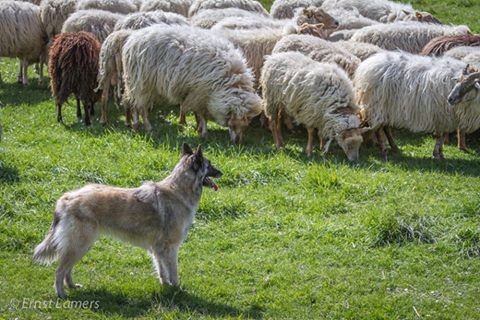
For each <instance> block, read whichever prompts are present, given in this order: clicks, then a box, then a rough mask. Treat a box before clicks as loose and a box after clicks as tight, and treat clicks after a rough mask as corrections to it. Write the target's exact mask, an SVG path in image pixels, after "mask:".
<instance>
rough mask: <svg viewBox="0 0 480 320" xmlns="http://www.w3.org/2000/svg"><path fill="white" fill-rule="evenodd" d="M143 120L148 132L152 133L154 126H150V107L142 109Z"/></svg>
mask: <svg viewBox="0 0 480 320" xmlns="http://www.w3.org/2000/svg"><path fill="white" fill-rule="evenodd" d="M142 119H143V125H144V127H145V131H146V132H151V131H152V125H151V124H150V121H149V120H148V107H143V108H142Z"/></svg>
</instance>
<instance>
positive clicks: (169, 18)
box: [114, 11, 188, 30]
mask: <svg viewBox="0 0 480 320" xmlns="http://www.w3.org/2000/svg"><path fill="white" fill-rule="evenodd" d="M158 23H164V24H180V25H188V22H187V19H186V18H185V17H184V16H181V15H179V14H176V13H172V12H163V11H153V12H135V13H131V14H129V15H127V16H125V17H124V18H123V19H121V20H119V21H118V22H117V23H116V24H115V28H114V30H122V29H132V30H138V29H141V28H145V27H149V26H151V25H154V24H158Z"/></svg>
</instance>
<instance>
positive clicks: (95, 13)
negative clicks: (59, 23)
mask: <svg viewBox="0 0 480 320" xmlns="http://www.w3.org/2000/svg"><path fill="white" fill-rule="evenodd" d="M123 17H124V16H123V15H121V14H117V13H112V12H109V11H104V10H80V11H77V12H75V13H73V14H72V15H71V16H70V17H69V18H68V19H67V20H66V21H65V23H64V24H63V28H62V32H79V31H87V32H91V33H93V34H94V35H95V36H96V37H97V39H98V41H100V43H102V42H103V41H105V39H106V38H107V37H108V35H109V34H110V33H112V32H113V29H114V27H115V24H116V23H117V22H118V21H119V20H121V19H123Z"/></svg>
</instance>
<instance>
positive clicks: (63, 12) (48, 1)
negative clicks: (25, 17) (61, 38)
mask: <svg viewBox="0 0 480 320" xmlns="http://www.w3.org/2000/svg"><path fill="white" fill-rule="evenodd" d="M76 6H77V1H76V0H43V1H42V2H41V3H40V17H41V19H42V23H43V25H44V27H45V31H46V32H47V35H48V38H49V39H50V40H52V39H53V37H55V36H56V35H57V34H59V33H60V32H62V27H63V23H64V22H65V20H67V19H68V17H69V16H70V15H71V14H72V13H74V12H75V11H76Z"/></svg>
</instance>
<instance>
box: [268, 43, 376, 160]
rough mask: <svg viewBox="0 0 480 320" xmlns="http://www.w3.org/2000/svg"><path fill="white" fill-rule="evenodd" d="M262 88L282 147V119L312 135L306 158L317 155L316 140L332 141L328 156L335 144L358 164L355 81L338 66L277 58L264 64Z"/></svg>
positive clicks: (290, 55) (295, 56) (291, 55)
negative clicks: (332, 144) (314, 138)
mask: <svg viewBox="0 0 480 320" xmlns="http://www.w3.org/2000/svg"><path fill="white" fill-rule="evenodd" d="M261 85H262V92H263V103H264V111H265V113H266V115H267V117H268V118H269V119H270V128H271V130H272V133H273V138H274V140H275V144H276V146H277V148H280V147H281V146H282V144H283V141H282V140H283V139H282V136H281V131H280V123H281V122H280V119H281V117H282V115H287V116H289V117H291V118H292V119H293V120H294V121H295V122H296V123H298V124H302V125H304V126H305V127H306V128H307V131H308V143H307V148H306V153H307V155H309V156H310V155H311V154H312V150H313V135H314V131H315V129H317V130H318V135H319V137H320V138H321V139H322V140H323V139H327V143H326V145H325V147H324V152H328V149H329V146H330V143H331V142H332V141H333V140H336V141H337V142H338V144H339V145H340V147H341V148H342V149H343V151H344V152H345V154H346V155H347V157H348V159H349V160H350V161H354V160H356V159H358V154H359V148H360V145H361V144H362V142H363V139H362V133H363V132H365V131H366V130H367V129H365V128H364V129H361V128H360V119H359V117H358V116H357V113H358V112H359V111H360V109H359V108H358V107H357V105H356V104H355V101H354V100H355V97H354V93H353V87H352V83H351V81H350V80H349V79H348V77H347V75H346V73H345V72H344V71H343V70H342V69H340V68H339V67H337V66H336V65H334V64H329V63H320V62H316V61H314V60H312V59H310V58H308V57H306V56H304V55H303V54H301V53H298V52H283V53H277V54H272V55H271V56H269V57H268V58H267V59H266V61H265V66H264V68H263V70H262V77H261Z"/></svg>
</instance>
